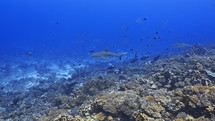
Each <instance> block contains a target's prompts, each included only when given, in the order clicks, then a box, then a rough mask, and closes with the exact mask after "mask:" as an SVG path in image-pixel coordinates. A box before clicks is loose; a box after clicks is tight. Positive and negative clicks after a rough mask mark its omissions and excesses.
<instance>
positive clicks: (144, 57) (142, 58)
mask: <svg viewBox="0 0 215 121" xmlns="http://www.w3.org/2000/svg"><path fill="white" fill-rule="evenodd" d="M148 58H149V56H142V57H141V58H140V60H146V59H148Z"/></svg>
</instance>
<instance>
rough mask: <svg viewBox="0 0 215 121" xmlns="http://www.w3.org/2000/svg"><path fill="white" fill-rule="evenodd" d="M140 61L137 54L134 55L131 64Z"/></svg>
mask: <svg viewBox="0 0 215 121" xmlns="http://www.w3.org/2000/svg"><path fill="white" fill-rule="evenodd" d="M137 61H138V57H137V54H135V55H134V58H133V59H131V60H130V63H135V62H137Z"/></svg>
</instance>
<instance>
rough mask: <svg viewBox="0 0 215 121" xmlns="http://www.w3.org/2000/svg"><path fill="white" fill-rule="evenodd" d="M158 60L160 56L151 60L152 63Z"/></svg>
mask: <svg viewBox="0 0 215 121" xmlns="http://www.w3.org/2000/svg"><path fill="white" fill-rule="evenodd" d="M159 58H160V55H158V56H156V57H154V58H153V60H152V62H155V61H157V60H158V59H159Z"/></svg>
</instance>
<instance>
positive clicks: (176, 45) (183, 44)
mask: <svg viewBox="0 0 215 121" xmlns="http://www.w3.org/2000/svg"><path fill="white" fill-rule="evenodd" d="M172 47H175V48H182V47H191V45H189V44H185V43H182V42H180V43H177V44H174V45H172Z"/></svg>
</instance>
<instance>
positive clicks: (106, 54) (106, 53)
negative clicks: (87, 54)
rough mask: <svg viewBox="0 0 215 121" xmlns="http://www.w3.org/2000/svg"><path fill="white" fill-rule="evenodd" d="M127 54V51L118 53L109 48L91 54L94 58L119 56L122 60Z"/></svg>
mask: <svg viewBox="0 0 215 121" xmlns="http://www.w3.org/2000/svg"><path fill="white" fill-rule="evenodd" d="M126 54H127V52H124V53H120V54H117V53H113V52H109V51H108V49H104V50H103V51H101V52H95V53H93V54H91V57H92V58H101V59H107V58H111V57H118V58H119V59H120V60H121V58H122V56H123V55H126Z"/></svg>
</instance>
